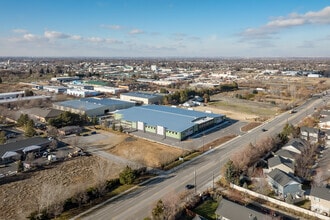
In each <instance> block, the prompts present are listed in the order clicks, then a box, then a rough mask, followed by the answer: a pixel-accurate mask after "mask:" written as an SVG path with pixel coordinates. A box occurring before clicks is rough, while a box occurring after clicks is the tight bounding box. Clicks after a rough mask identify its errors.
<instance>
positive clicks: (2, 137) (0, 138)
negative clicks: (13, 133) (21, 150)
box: [0, 131, 7, 144]
mask: <svg viewBox="0 0 330 220" xmlns="http://www.w3.org/2000/svg"><path fill="white" fill-rule="evenodd" d="M6 140H7V138H6V133H5V132H4V131H0V144H4V143H6Z"/></svg>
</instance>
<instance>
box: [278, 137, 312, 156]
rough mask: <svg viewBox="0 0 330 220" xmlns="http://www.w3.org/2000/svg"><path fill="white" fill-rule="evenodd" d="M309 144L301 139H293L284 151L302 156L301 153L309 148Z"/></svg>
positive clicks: (284, 147)
mask: <svg viewBox="0 0 330 220" xmlns="http://www.w3.org/2000/svg"><path fill="white" fill-rule="evenodd" d="M309 145H310V144H309V143H308V142H307V141H306V140H304V139H301V138H294V139H291V140H290V141H289V142H288V143H287V144H285V145H284V146H283V147H282V149H283V150H288V151H292V152H294V153H297V154H301V152H302V151H303V150H304V149H306V148H308V147H309Z"/></svg>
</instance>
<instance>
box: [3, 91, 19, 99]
mask: <svg viewBox="0 0 330 220" xmlns="http://www.w3.org/2000/svg"><path fill="white" fill-rule="evenodd" d="M24 94H25V92H24V91H19V92H7V93H0V100H4V99H14V98H19V97H24Z"/></svg>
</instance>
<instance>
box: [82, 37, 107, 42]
mask: <svg viewBox="0 0 330 220" xmlns="http://www.w3.org/2000/svg"><path fill="white" fill-rule="evenodd" d="M86 40H87V41H89V42H92V43H101V42H104V41H105V39H103V38H101V37H89V38H87V39H86Z"/></svg>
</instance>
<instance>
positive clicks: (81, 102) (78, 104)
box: [58, 98, 127, 111]
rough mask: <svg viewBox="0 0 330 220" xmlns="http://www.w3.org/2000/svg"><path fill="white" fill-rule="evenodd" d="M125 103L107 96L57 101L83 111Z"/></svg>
mask: <svg viewBox="0 0 330 220" xmlns="http://www.w3.org/2000/svg"><path fill="white" fill-rule="evenodd" d="M124 103H127V102H126V101H121V100H117V99H107V98H103V99H100V98H84V99H76V100H69V101H64V102H60V103H58V105H61V106H64V107H69V108H74V109H80V110H83V111H87V110H91V109H96V108H100V107H103V106H113V105H122V104H124Z"/></svg>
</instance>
